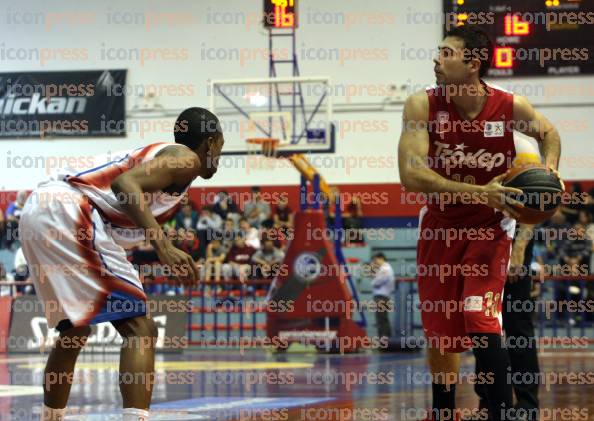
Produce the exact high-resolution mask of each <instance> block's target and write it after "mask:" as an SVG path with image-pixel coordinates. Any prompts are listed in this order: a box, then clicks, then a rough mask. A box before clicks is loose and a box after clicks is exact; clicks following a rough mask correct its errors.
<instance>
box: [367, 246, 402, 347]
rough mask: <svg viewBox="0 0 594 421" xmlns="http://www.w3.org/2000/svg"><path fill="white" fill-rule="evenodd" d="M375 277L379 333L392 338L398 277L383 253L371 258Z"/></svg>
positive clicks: (374, 295)
mask: <svg viewBox="0 0 594 421" xmlns="http://www.w3.org/2000/svg"><path fill="white" fill-rule="evenodd" d="M371 269H372V273H373V279H372V281H371V286H372V287H373V300H374V301H375V303H376V311H375V320H376V323H377V334H378V336H379V337H380V338H384V337H387V338H390V337H391V336H392V327H391V326H390V319H389V317H388V315H389V314H390V311H389V310H390V308H391V306H390V303H391V302H392V300H393V298H394V289H395V286H396V278H395V277H394V270H393V269H392V266H391V265H390V264H389V263H388V262H387V261H386V256H385V255H384V254H383V253H376V254H374V255H373V257H372V260H371Z"/></svg>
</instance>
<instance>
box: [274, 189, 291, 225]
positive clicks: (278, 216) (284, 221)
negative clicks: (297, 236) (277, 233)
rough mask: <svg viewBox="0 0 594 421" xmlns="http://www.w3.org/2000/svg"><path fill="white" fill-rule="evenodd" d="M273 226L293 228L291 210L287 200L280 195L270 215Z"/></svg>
mask: <svg viewBox="0 0 594 421" xmlns="http://www.w3.org/2000/svg"><path fill="white" fill-rule="evenodd" d="M272 218H273V221H274V227H275V228H293V212H292V211H291V208H290V207H289V200H288V199H287V197H286V196H282V197H281V198H280V199H279V201H278V205H276V208H275V209H274V214H273V215H272Z"/></svg>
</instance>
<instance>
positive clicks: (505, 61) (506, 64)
mask: <svg viewBox="0 0 594 421" xmlns="http://www.w3.org/2000/svg"><path fill="white" fill-rule="evenodd" d="M513 64H514V49H513V48H512V47H495V68H497V69H510V68H512V67H513Z"/></svg>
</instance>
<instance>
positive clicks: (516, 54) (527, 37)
mask: <svg viewBox="0 0 594 421" xmlns="http://www.w3.org/2000/svg"><path fill="white" fill-rule="evenodd" d="M443 4H444V16H445V19H444V22H445V25H444V32H446V31H447V30H448V28H452V27H453V26H459V25H465V24H472V25H477V26H480V27H481V28H483V29H484V30H485V31H487V33H488V34H489V35H490V37H491V39H492V40H493V41H494V42H495V52H494V59H493V65H492V68H491V69H490V70H489V76H503V77H508V76H538V75H576V74H594V0H503V1H497V0H493V1H487V0H444V2H443Z"/></svg>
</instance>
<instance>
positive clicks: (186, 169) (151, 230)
mask: <svg viewBox="0 0 594 421" xmlns="http://www.w3.org/2000/svg"><path fill="white" fill-rule="evenodd" d="M200 173H201V162H200V158H199V157H198V155H196V154H195V153H194V152H193V151H192V150H190V149H189V148H187V147H186V146H183V145H172V146H170V147H168V148H166V149H164V150H163V152H162V153H160V154H159V155H158V156H157V157H155V159H153V160H151V161H149V162H146V163H144V164H141V165H138V166H136V167H134V168H132V169H130V170H129V171H126V172H125V173H123V174H122V175H120V176H119V177H117V178H116V179H115V180H114V181H113V183H112V184H111V188H112V190H113V191H114V193H116V195H118V197H122V198H124V199H123V200H122V201H121V205H122V208H123V210H124V211H125V212H126V213H127V215H128V216H129V217H130V219H131V220H132V221H133V222H134V223H135V224H136V225H137V226H138V227H140V228H143V229H144V231H145V233H146V236H147V238H149V239H150V240H151V243H152V244H153V246H154V247H155V251H156V252H157V255H158V256H159V260H160V261H161V263H163V264H165V265H170V266H171V267H173V268H185V270H184V271H186V270H187V271H188V277H189V278H190V279H191V280H194V281H196V280H198V277H199V270H198V268H197V267H196V265H195V264H194V261H193V259H192V257H191V256H189V255H188V254H186V253H184V252H183V251H181V250H179V249H178V248H176V247H175V246H174V245H173V244H172V243H171V241H170V240H169V239H168V238H167V237H166V236H165V235H164V233H163V232H162V229H161V226H160V225H159V223H158V222H157V220H156V219H155V217H154V216H153V214H152V213H151V210H150V207H149V206H148V204H147V203H146V202H145V200H146V198H145V193H153V192H157V191H162V190H171V189H174V190H175V189H179V190H181V189H183V187H184V186H186V185H187V184H189V183H190V182H192V180H193V179H195V178H196V177H197V176H199V175H200Z"/></svg>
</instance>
